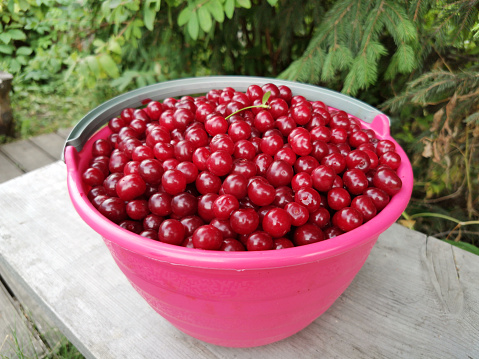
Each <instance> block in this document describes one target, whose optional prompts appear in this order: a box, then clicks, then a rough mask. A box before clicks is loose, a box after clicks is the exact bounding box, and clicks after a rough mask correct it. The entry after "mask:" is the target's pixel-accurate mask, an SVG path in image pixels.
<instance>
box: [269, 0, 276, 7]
mask: <svg viewBox="0 0 479 359" xmlns="http://www.w3.org/2000/svg"><path fill="white" fill-rule="evenodd" d="M267 1H268V4H270V5H271V6H275V5H276V4H277V3H278V0H267Z"/></svg>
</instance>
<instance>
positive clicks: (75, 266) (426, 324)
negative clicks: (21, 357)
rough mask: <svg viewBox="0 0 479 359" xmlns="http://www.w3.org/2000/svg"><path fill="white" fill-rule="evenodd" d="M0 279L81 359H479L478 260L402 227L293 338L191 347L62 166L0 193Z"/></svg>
mask: <svg viewBox="0 0 479 359" xmlns="http://www.w3.org/2000/svg"><path fill="white" fill-rule="evenodd" d="M0 273H1V275H2V277H3V278H4V280H5V281H6V282H7V284H8V286H9V287H10V288H11V290H12V291H14V292H16V293H15V295H16V296H17V297H18V298H19V299H20V303H22V305H23V306H24V307H28V310H30V311H31V313H32V318H33V319H34V321H35V322H36V323H40V324H39V325H44V330H45V329H48V326H51V329H53V332H55V329H59V330H60V331H61V333H63V334H64V335H65V336H66V337H67V338H68V339H69V340H70V341H71V342H72V343H73V344H74V345H75V346H76V347H77V348H78V349H79V350H80V351H81V352H82V353H83V355H84V356H85V357H86V358H101V359H106V358H114V359H118V358H129V359H131V358H285V359H286V358H294V357H303V358H318V357H322V358H465V359H466V358H479V340H478V339H479V309H478V308H479V285H478V284H479V280H478V273H479V257H478V256H476V255H473V254H471V253H468V252H465V251H463V250H461V249H458V248H456V247H452V246H450V245H449V244H447V243H445V242H442V241H439V240H437V239H435V238H431V237H427V236H426V235H424V234H421V233H418V232H415V231H411V230H408V229H406V228H404V227H402V226H400V225H397V224H394V225H393V226H391V228H390V229H388V230H387V231H386V232H385V233H383V234H382V235H381V236H380V238H379V240H378V243H377V244H376V246H375V247H374V248H373V250H372V252H371V255H370V256H369V258H368V260H367V261H366V263H365V265H364V267H363V268H362V269H361V271H360V272H359V274H358V275H357V277H356V278H355V280H354V281H353V283H352V284H351V285H350V287H349V288H348V289H347V290H346V291H345V292H344V294H343V295H342V296H341V297H340V298H339V299H338V300H337V301H336V302H335V304H334V305H333V306H332V307H331V308H330V309H329V310H328V311H327V312H326V313H325V314H323V315H322V316H321V317H320V318H318V319H317V320H316V321H314V322H313V323H312V324H311V325H310V326H309V327H307V328H306V329H304V330H303V331H301V332H299V333H298V334H296V335H294V336H292V337H290V338H288V339H285V340H283V341H280V342H277V343H274V344H271V345H267V346H263V347H257V348H247V349H233V348H225V347H218V346H214V345H210V344H207V343H203V342H201V341H198V340H196V339H194V338H191V337H189V336H188V335H185V334H183V333H182V332H180V331H178V330H177V329H175V328H174V327H173V326H172V325H170V324H169V323H168V322H167V321H166V320H165V319H163V318H162V317H161V316H159V315H158V314H157V313H156V312H154V311H153V309H151V308H150V307H149V306H148V304H147V303H146V302H145V301H144V300H143V299H142V298H141V297H140V296H139V295H138V294H137V293H136V291H135V290H134V289H133V288H132V287H131V285H130V284H129V282H128V281H127V280H126V278H125V277H124V275H123V274H122V273H121V272H120V270H119V269H118V267H117V266H116V264H115V263H114V261H113V259H112V257H111V255H110V254H109V252H108V250H107V248H106V246H105V245H104V243H103V241H102V239H101V238H100V237H99V235H98V234H96V233H95V232H94V231H93V230H92V229H90V228H89V227H88V226H87V225H86V224H85V223H84V222H83V221H82V220H81V219H80V217H79V216H78V214H77V213H76V212H75V210H74V209H73V206H72V205H71V202H70V199H69V197H68V193H67V189H66V167H65V165H64V164H63V163H62V162H55V163H53V164H51V165H48V166H46V167H42V168H40V169H38V170H35V171H32V172H30V173H27V174H25V175H22V176H20V177H18V178H15V179H13V180H10V181H7V182H4V183H3V184H1V185H0ZM298 305H300V303H298ZM0 320H4V319H3V318H0ZM44 323H47V324H44ZM43 339H44V338H40V339H39V341H42V340H43ZM2 341H3V338H1V340H0V346H1V345H2ZM35 345H37V347H39V346H41V343H35ZM5 348H6V347H5V345H4V346H3V347H2V350H3V351H5V350H6V349H5ZM0 353H2V354H3V352H2V351H0Z"/></svg>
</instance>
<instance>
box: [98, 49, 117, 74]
mask: <svg viewBox="0 0 479 359" xmlns="http://www.w3.org/2000/svg"><path fill="white" fill-rule="evenodd" d="M98 60H99V61H100V65H101V68H102V69H103V71H105V72H106V73H107V74H108V76H110V77H112V78H117V77H118V76H119V71H118V67H117V66H116V64H115V61H113V59H112V58H111V56H110V55H101V56H100V57H99V59H98Z"/></svg>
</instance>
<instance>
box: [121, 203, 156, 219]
mask: <svg viewBox="0 0 479 359" xmlns="http://www.w3.org/2000/svg"><path fill="white" fill-rule="evenodd" d="M126 213H127V214H128V217H130V218H131V219H134V220H137V221H139V220H142V219H143V218H145V217H146V216H147V215H148V214H150V209H149V208H148V201H146V200H144V199H136V200H133V201H129V202H128V203H127V204H126Z"/></svg>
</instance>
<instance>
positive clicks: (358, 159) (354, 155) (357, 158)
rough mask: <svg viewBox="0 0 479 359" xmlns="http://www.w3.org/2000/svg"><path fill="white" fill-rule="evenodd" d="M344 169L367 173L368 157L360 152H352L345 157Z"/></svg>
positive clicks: (369, 161)
mask: <svg viewBox="0 0 479 359" xmlns="http://www.w3.org/2000/svg"><path fill="white" fill-rule="evenodd" d="M346 167H347V168H348V169H352V168H357V169H360V170H361V171H363V172H367V171H368V170H369V168H370V167H371V160H370V157H369V155H368V154H367V153H366V152H364V151H361V150H353V151H351V152H349V153H348V154H347V155H346Z"/></svg>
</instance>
